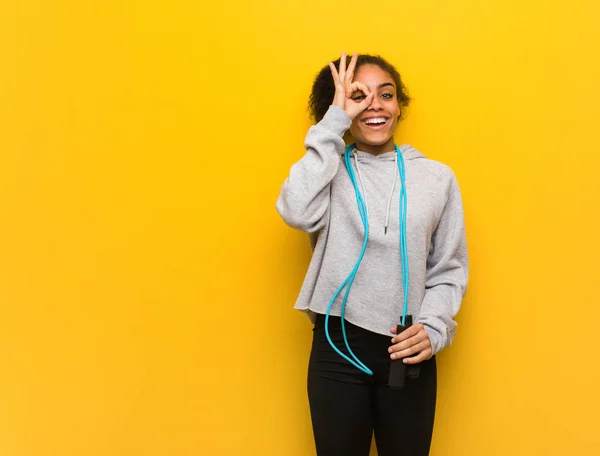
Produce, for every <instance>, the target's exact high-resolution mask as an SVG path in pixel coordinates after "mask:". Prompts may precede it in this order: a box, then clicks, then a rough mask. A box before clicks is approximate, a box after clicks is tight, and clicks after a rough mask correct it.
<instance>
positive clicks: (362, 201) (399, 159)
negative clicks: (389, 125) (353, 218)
mask: <svg viewBox="0 0 600 456" xmlns="http://www.w3.org/2000/svg"><path fill="white" fill-rule="evenodd" d="M394 146H395V149H396V157H395V164H396V165H397V167H398V172H399V174H400V183H401V186H400V201H399V205H398V206H399V220H400V258H401V263H402V285H403V289H404V306H403V311H402V321H401V323H402V324H404V323H405V320H406V314H407V313H408V247H407V245H406V212H407V206H408V200H407V197H406V174H405V163H404V156H403V155H402V152H401V151H400V148H399V147H398V146H397V145H396V144H394ZM354 147H355V144H351V145H349V146H348V147H346V151H345V152H344V164H345V165H346V170H347V171H348V175H349V176H350V181H351V182H352V186H353V187H354V192H355V193H356V204H357V206H358V213H359V214H360V218H361V220H362V223H363V228H364V231H365V237H364V240H363V245H362V248H361V251H360V254H359V255H358V260H357V261H356V264H355V265H354V267H353V268H352V271H350V274H348V277H346V279H344V281H343V282H342V283H341V285H340V286H339V287H338V289H337V290H336V291H335V293H334V294H333V297H332V298H331V300H330V301H329V306H328V307H327V312H326V313H325V336H326V337H327V341H328V342H329V345H331V347H332V348H333V349H334V350H335V352H336V353H337V354H338V355H340V356H341V357H342V358H344V359H345V360H346V361H348V362H349V363H350V364H352V365H353V366H355V367H356V368H358V369H360V370H361V371H363V372H364V373H366V374H368V375H373V371H371V369H369V368H368V367H367V366H365V365H364V364H363V363H362V362H361V361H360V360H359V359H358V358H357V356H356V355H355V354H354V352H353V351H352V349H351V348H350V345H349V344H348V339H347V337H346V327H345V318H344V315H345V312H346V303H347V301H348V294H349V293H350V288H351V287H352V284H353V283H354V279H355V278H356V273H357V272H358V268H359V266H360V263H361V261H362V259H363V257H364V255H365V251H366V250H367V244H368V242H369V208H368V205H367V195H366V188H365V184H364V181H363V179H362V175H361V173H360V168H359V166H358V157H357V154H354V160H355V163H356V170H357V172H358V179H359V181H360V185H361V187H362V189H363V192H365V196H364V198H363V196H362V194H361V191H360V188H359V186H358V182H357V181H356V176H355V174H354V169H353V167H352V161H351V156H352V151H353V150H354ZM395 186H396V173H395V172H394V183H393V186H392V192H393V191H394V188H395ZM390 205H391V194H390V198H389V200H388V214H389V207H390ZM388 222H389V219H388V217H386V224H385V230H386V232H387V224H388ZM344 287H346V291H345V293H344V298H343V300H342V308H341V316H340V320H341V325H342V335H343V338H344V345H345V346H346V349H347V350H348V353H349V354H350V356H352V359H351V358H350V357H348V356H347V355H345V354H344V353H342V352H341V351H340V350H339V349H338V348H337V347H336V346H335V344H334V343H333V341H332V340H331V337H330V336H329V315H330V313H331V308H332V307H333V303H334V302H335V300H336V299H337V297H338V296H339V294H340V293H341V291H342V290H343V289H344Z"/></svg>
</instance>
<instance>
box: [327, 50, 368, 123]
mask: <svg viewBox="0 0 600 456" xmlns="http://www.w3.org/2000/svg"><path fill="white" fill-rule="evenodd" d="M357 59H358V54H356V52H355V53H354V54H352V59H351V60H350V65H348V69H347V70H346V53H345V52H342V57H341V59H340V70H339V72H338V71H337V69H336V68H335V65H334V64H333V63H332V62H329V68H331V75H332V76H333V82H334V83H335V96H334V98H333V104H334V105H335V106H338V107H339V108H342V109H343V110H344V111H346V114H348V116H349V117H350V119H352V120H354V119H355V118H356V116H358V115H359V114H360V113H361V112H363V111H364V110H365V109H367V108H368V107H369V106H370V104H371V102H372V101H373V94H372V93H370V92H369V89H368V88H367V86H365V85H364V84H362V83H360V82H352V78H353V77H354V68H355V67H356V60H357ZM356 92H362V93H363V95H364V97H358V99H357V100H354V99H353V97H352V95H353V94H355V93H356Z"/></svg>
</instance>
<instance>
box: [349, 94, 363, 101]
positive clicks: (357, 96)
mask: <svg viewBox="0 0 600 456" xmlns="http://www.w3.org/2000/svg"><path fill="white" fill-rule="evenodd" d="M352 99H353V100H354V101H360V100H364V99H365V96H364V95H355V96H353V97H352Z"/></svg>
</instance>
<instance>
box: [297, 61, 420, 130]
mask: <svg viewBox="0 0 600 456" xmlns="http://www.w3.org/2000/svg"><path fill="white" fill-rule="evenodd" d="M350 59H351V56H347V57H346V67H347V66H348V65H349V64H350ZM333 64H334V65H335V67H336V68H337V69H338V70H339V68H340V59H337V60H335V61H334V62H333ZM367 64H370V65H376V66H378V67H379V68H381V69H382V70H383V71H385V72H386V73H388V74H389V75H390V76H391V77H392V79H393V80H394V84H395V85H396V98H398V106H400V117H402V115H403V114H404V108H406V107H407V106H408V105H409V104H410V96H409V95H408V91H407V90H406V87H405V85H404V83H403V82H402V79H400V73H398V70H396V68H395V67H394V66H393V65H392V64H391V63H389V62H388V61H387V60H385V59H384V58H383V57H381V56H379V55H370V54H359V55H358V59H357V61H356V68H355V70H354V71H355V73H356V71H358V69H359V68H360V67H361V66H363V65H367ZM334 95H335V84H334V83H333V77H332V76H331V69H330V68H329V65H326V66H324V67H323V69H322V70H321V71H319V74H317V77H316V78H315V81H314V82H313V86H312V91H311V93H310V97H309V99H308V110H309V112H310V115H311V117H312V118H313V119H314V120H315V122H319V121H320V120H321V119H322V118H323V116H324V115H325V113H326V112H327V110H328V109H329V106H331V103H333V97H334Z"/></svg>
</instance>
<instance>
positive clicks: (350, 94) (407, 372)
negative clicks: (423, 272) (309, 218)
mask: <svg viewBox="0 0 600 456" xmlns="http://www.w3.org/2000/svg"><path fill="white" fill-rule="evenodd" d="M356 61H357V54H356V53H354V54H353V55H352V59H351V60H350V64H349V65H348V68H347V69H346V54H345V53H343V54H342V57H341V59H340V67H339V72H338V71H337V70H336V68H335V65H334V64H333V63H331V62H330V63H329V67H330V68H331V74H332V77H333V80H334V83H335V95H334V100H333V104H334V105H335V106H338V107H339V108H341V109H343V110H344V111H345V112H346V113H347V114H348V116H349V117H350V119H352V120H354V119H355V118H356V117H357V116H358V115H360V114H361V113H362V112H363V111H364V110H365V109H367V108H369V106H370V105H371V103H372V102H373V97H374V93H372V92H370V91H369V89H368V88H367V87H366V86H365V85H364V84H362V83H360V82H353V81H352V79H353V77H354V69H355V67H356ZM351 149H352V146H349V147H348V148H347V150H346V153H345V159H346V168H347V169H348V173H349V174H350V178H351V180H352V181H353V183H354V186H355V190H356V195H357V203H358V206H359V212H360V214H361V217H362V219H363V224H364V228H365V240H364V244H363V249H362V252H361V255H360V257H359V259H358V262H357V264H356V266H355V267H354V269H353V271H352V272H351V274H350V275H349V276H348V278H347V279H346V280H345V281H344V283H343V284H342V285H341V286H340V288H338V290H337V292H336V293H335V295H334V297H333V298H332V300H331V303H330V306H329V309H328V312H327V316H326V325H325V328H326V333H327V338H328V340H329V343H330V344H331V346H332V347H333V348H334V350H335V351H336V352H338V354H340V355H341V356H342V357H343V358H345V359H346V360H348V361H349V362H350V363H351V364H353V365H354V366H355V367H357V368H359V369H360V370H362V371H363V372H365V373H367V374H370V375H372V371H371V370H370V369H369V368H368V367H367V366H365V365H364V364H363V363H362V362H361V361H360V360H359V359H358V358H357V357H356V356H355V355H354V353H353V352H352V350H351V349H350V347H349V345H348V342H347V340H345V344H346V348H347V349H348V352H349V354H350V356H352V358H353V359H350V358H348V357H347V356H345V355H344V354H342V353H341V352H340V351H339V350H338V349H337V348H336V347H335V346H334V344H333V343H332V341H331V339H330V338H329V334H328V330H327V321H328V317H329V310H331V306H332V304H333V301H334V300H335V298H336V297H337V296H338V294H339V293H340V292H341V291H342V289H343V288H344V287H346V286H347V289H346V293H345V296H344V302H343V304H342V331H343V333H344V339H345V330H344V326H343V318H344V316H343V312H344V309H345V303H346V299H347V297H348V293H349V291H350V287H351V286H352V283H353V282H354V277H355V275H356V272H357V271H358V266H359V265H360V262H361V260H362V256H363V254H364V251H365V249H366V246H367V243H368V232H369V226H368V225H369V224H368V208H367V206H366V203H365V201H364V200H363V198H362V195H361V194H360V190H359V188H358V186H357V184H356V179H355V177H354V172H353V170H352V167H351V164H350V154H351V152H352V150H351ZM396 153H397V154H398V155H399V156H400V157H401V152H400V151H399V150H398V147H397V146H396ZM398 169H399V172H400V176H401V179H402V184H401V200H403V204H401V207H400V211H401V213H400V219H401V220H402V221H403V227H402V236H401V245H400V252H401V257H402V274H403V281H404V290H405V300H404V311H403V314H402V316H401V317H400V321H401V323H400V324H399V325H397V326H396V327H395V328H392V329H391V330H390V332H391V333H392V334H396V336H394V338H393V339H392V345H391V346H390V348H389V350H388V351H389V353H390V358H391V360H392V361H391V364H390V374H389V380H388V385H389V386H390V387H392V388H402V387H403V386H404V379H405V378H406V377H409V378H415V377H418V375H419V366H418V363H420V362H421V361H425V360H427V359H429V358H430V357H431V355H432V348H431V342H430V340H429V336H428V335H427V332H426V331H425V328H424V326H423V325H422V324H415V325H413V324H412V316H411V315H407V310H408V309H407V307H408V306H407V296H406V295H407V293H408V258H407V257H408V251H407V247H406V210H407V199H406V193H405V185H406V184H405V175H404V173H405V170H404V159H403V158H402V157H401V158H400V160H399V161H398Z"/></svg>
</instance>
